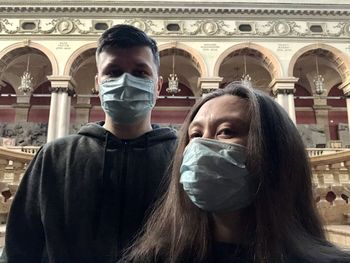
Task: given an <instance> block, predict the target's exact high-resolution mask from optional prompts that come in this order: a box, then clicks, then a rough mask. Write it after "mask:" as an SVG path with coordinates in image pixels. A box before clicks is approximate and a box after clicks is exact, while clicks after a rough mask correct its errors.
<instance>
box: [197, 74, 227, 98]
mask: <svg viewBox="0 0 350 263" xmlns="http://www.w3.org/2000/svg"><path fill="white" fill-rule="evenodd" d="M222 79H223V78H222V77H203V78H199V79H198V87H199V89H200V90H201V91H202V94H208V93H210V92H212V91H214V90H217V89H218V88H219V86H220V82H221V81H222Z"/></svg>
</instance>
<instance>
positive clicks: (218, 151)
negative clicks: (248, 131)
mask: <svg viewBox="0 0 350 263" xmlns="http://www.w3.org/2000/svg"><path fill="white" fill-rule="evenodd" d="M245 161H246V147H244V146H242V145H238V144H229V143H224V142H220V141H217V140H211V139H204V138H195V139H193V140H192V141H191V142H190V143H189V144H188V145H187V147H186V149H185V151H184V154H183V161H182V165H181V168H180V173H181V178H180V183H181V184H182V185H183V189H184V190H185V192H186V193H187V195H188V196H189V198H190V199H191V200H192V202H193V203H194V204H195V205H196V206H198V207H199V208H201V209H203V210H205V211H208V212H233V211H236V210H238V209H241V208H244V207H247V206H248V205H249V204H251V203H252V201H253V199H254V196H255V189H254V185H255V184H254V183H253V180H252V178H251V176H250V175H249V172H248V170H247V168H246V166H245Z"/></svg>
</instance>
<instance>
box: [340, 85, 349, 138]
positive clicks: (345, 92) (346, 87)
mask: <svg viewBox="0 0 350 263" xmlns="http://www.w3.org/2000/svg"><path fill="white" fill-rule="evenodd" d="M338 89H341V90H343V92H344V94H345V97H346V112H347V114H348V130H349V132H350V80H347V81H344V83H343V84H341V85H340V86H339V87H338Z"/></svg>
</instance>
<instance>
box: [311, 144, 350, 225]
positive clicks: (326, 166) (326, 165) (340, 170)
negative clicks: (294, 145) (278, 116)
mask: <svg viewBox="0 0 350 263" xmlns="http://www.w3.org/2000/svg"><path fill="white" fill-rule="evenodd" d="M337 150H338V149H337ZM310 163H311V167H312V173H313V183H314V187H315V188H314V194H315V198H316V201H317V207H318V208H319V211H320V213H321V216H322V217H323V219H324V221H325V223H326V224H349V223H350V204H349V203H348V202H349V197H350V150H349V149H346V150H344V149H343V150H342V151H335V152H333V153H328V154H323V155H318V156H312V157H310Z"/></svg>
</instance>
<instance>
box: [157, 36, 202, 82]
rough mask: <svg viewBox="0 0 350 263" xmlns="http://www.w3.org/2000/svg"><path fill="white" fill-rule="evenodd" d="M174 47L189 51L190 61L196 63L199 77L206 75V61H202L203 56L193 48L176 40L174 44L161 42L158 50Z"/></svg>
mask: <svg viewBox="0 0 350 263" xmlns="http://www.w3.org/2000/svg"><path fill="white" fill-rule="evenodd" d="M174 47H175V48H176V49H182V50H184V51H186V52H187V53H189V54H190V55H192V61H193V62H194V64H196V65H197V67H198V70H199V72H200V74H201V77H207V76H208V68H207V65H206V63H205V62H204V59H203V57H202V56H201V55H200V54H199V53H198V52H197V51H196V50H195V49H193V48H191V47H189V46H187V45H185V44H182V43H178V42H176V44H175V43H174V42H172V43H166V44H162V45H159V46H158V49H159V52H160V51H163V50H166V49H171V48H174Z"/></svg>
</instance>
